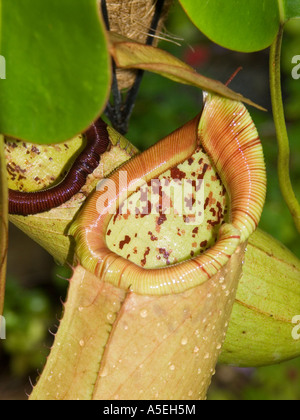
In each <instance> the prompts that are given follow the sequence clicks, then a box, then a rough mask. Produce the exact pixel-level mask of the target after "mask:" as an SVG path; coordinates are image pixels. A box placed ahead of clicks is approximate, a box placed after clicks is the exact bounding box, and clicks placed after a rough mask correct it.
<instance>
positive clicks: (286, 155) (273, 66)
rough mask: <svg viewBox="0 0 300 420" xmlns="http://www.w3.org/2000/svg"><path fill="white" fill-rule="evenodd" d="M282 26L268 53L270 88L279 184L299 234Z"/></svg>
mask: <svg viewBox="0 0 300 420" xmlns="http://www.w3.org/2000/svg"><path fill="white" fill-rule="evenodd" d="M283 30H284V25H282V26H281V27H280V30H279V32H278V34H277V37H276V39H275V41H274V43H273V44H272V46H271V51H270V86H271V98H272V106H273V115H274V122H275V127H276V132H277V140H278V147H279V153H278V175H279V184H280V189H281V192H282V195H283V197H284V199H285V202H286V204H287V206H288V208H289V210H290V212H291V214H292V216H293V219H294V222H295V225H296V227H297V229H298V232H299V233H300V205H299V203H298V200H297V198H296V196H295V193H294V190H293V186H292V182H291V178H290V146H289V138H288V132H287V127H286V122H285V115H284V106H283V101H282V87H281V63H280V60H281V49H282V39H283Z"/></svg>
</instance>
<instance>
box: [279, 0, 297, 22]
mask: <svg viewBox="0 0 300 420" xmlns="http://www.w3.org/2000/svg"><path fill="white" fill-rule="evenodd" d="M280 1H282V2H283V8H282V10H283V13H284V17H285V19H286V20H288V19H294V18H300V0H280Z"/></svg>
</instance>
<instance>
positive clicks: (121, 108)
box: [101, 0, 165, 135]
mask: <svg viewBox="0 0 300 420" xmlns="http://www.w3.org/2000/svg"><path fill="white" fill-rule="evenodd" d="M164 6H165V0H157V1H156V4H155V12H154V15H153V19H152V22H151V26H150V28H149V35H148V37H147V40H146V45H152V43H153V40H154V35H155V33H156V30H157V27H158V25H159V20H160V18H161V15H162V13H163V9H164ZM101 11H102V14H103V18H104V21H105V24H106V29H107V30H108V31H109V30H110V24H109V14H108V10H107V5H106V0H101ZM143 76H144V71H143V70H138V71H137V72H136V78H135V82H134V84H133V86H132V87H131V89H130V90H129V91H128V92H127V94H126V97H125V98H124V101H123V98H122V94H121V92H120V90H119V86H118V80H117V74H116V65H115V63H114V62H113V83H112V97H113V104H111V103H108V104H107V107H106V110H105V114H106V116H107V117H108V119H109V120H110V121H111V123H112V125H113V127H114V128H115V129H116V130H117V131H118V132H119V133H121V134H123V135H125V134H126V133H127V132H128V127H129V120H130V117H131V115H132V112H133V109H134V106H135V102H136V99H137V95H138V92H139V89H140V86H141V83H142V80H143Z"/></svg>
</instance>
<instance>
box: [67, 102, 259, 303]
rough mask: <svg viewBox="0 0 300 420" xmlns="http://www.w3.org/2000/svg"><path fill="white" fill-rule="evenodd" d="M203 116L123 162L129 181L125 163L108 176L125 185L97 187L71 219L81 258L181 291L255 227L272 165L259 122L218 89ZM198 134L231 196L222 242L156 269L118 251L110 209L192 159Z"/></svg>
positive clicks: (123, 279) (161, 290) (214, 268)
mask: <svg viewBox="0 0 300 420" xmlns="http://www.w3.org/2000/svg"><path fill="white" fill-rule="evenodd" d="M199 118H200V117H199V116H198V117H196V118H195V119H193V120H192V121H191V122H189V123H188V124H186V125H185V126H184V127H182V128H181V129H179V130H177V131H175V132H174V133H172V134H171V135H170V136H168V137H166V138H165V139H164V140H162V141H161V142H159V143H157V144H156V145H155V146H153V147H152V148H150V149H148V150H147V151H145V152H144V153H142V154H140V155H139V156H137V157H135V158H133V159H132V160H131V161H129V162H128V163H127V164H125V165H124V166H122V167H121V170H123V171H126V172H127V185H126V188H122V186H120V184H119V177H118V174H119V171H116V172H115V173H113V174H112V175H111V177H110V178H109V180H110V181H112V182H114V183H115V185H116V186H117V189H116V191H118V193H117V194H116V195H115V196H114V197H112V199H111V200H107V204H105V205H103V203H104V200H103V194H104V192H103V191H97V192H95V193H94V194H93V195H92V197H91V198H90V199H89V200H88V203H87V204H86V206H85V207H84V209H83V211H82V213H81V214H80V216H79V218H78V219H77V221H76V222H75V223H74V224H73V225H72V227H71V230H70V234H71V235H73V236H74V237H75V239H76V244H77V248H76V253H77V256H78V258H79V262H80V264H81V265H82V266H83V267H84V268H86V269H87V270H89V271H91V272H93V273H94V274H95V275H96V276H98V277H99V278H101V280H102V281H107V282H110V283H112V284H113V285H115V286H116V287H119V288H123V289H125V290H130V291H133V292H135V293H138V294H145V295H164V294H172V293H182V292H184V291H186V290H188V289H191V288H193V287H196V286H198V285H200V284H202V283H204V282H205V281H207V280H209V279H210V278H211V277H213V276H214V275H215V274H217V272H218V271H219V270H220V269H221V268H222V267H224V266H225V265H226V264H227V262H228V261H229V260H230V258H231V256H232V255H233V254H234V252H236V250H237V248H238V246H239V245H240V243H241V242H244V241H245V240H246V239H247V238H248V237H249V235H250V234H251V233H252V232H253V231H254V230H255V228H256V226H257V223H258V221H259V217H260V214H261V211H262V206H263V201H264V200H262V197H263V195H264V191H265V170H264V159H263V153H262V149H261V146H260V142H259V138H258V133H257V131H256V128H255V126H254V123H253V122H252V119H251V117H250V115H249V113H248V112H247V110H246V108H245V107H244V105H243V104H241V103H239V102H233V101H231V100H227V99H223V98H220V97H218V96H211V95H207V96H206V98H205V104H204V109H203V113H202V115H201V119H200V122H199ZM199 142H200V143H202V146H203V147H204V149H205V150H206V152H207V153H208V154H209V155H210V157H211V159H212V163H213V164H215V167H216V169H217V170H218V171H219V175H220V177H221V179H222V181H223V183H224V184H225V186H226V188H227V189H228V192H229V196H230V201H231V203H230V204H231V206H230V207H231V209H230V210H231V216H230V217H231V221H230V222H231V223H230V224H226V225H223V226H222V227H221V229H220V231H219V238H218V241H217V242H216V244H215V245H214V246H213V247H212V248H210V249H209V250H207V251H206V252H205V253H204V254H202V255H201V256H198V257H196V258H193V259H191V260H188V261H185V262H182V263H180V264H177V265H173V266H171V267H166V268H159V269H152V270H151V269H144V268H142V267H140V266H137V265H136V264H134V263H132V262H130V261H128V260H125V259H124V258H122V257H120V256H119V255H117V254H115V253H114V252H112V251H111V250H110V249H109V248H108V247H107V244H106V230H107V227H108V225H109V222H110V220H111V218H112V217H113V216H114V214H115V211H114V212H112V211H111V210H112V209H118V208H119V206H120V205H121V204H122V202H123V201H125V200H126V199H127V198H129V197H130V195H131V194H133V192H135V191H136V190H137V189H138V188H139V187H140V186H141V183H143V182H148V181H149V180H151V179H153V178H155V177H157V176H159V175H161V174H163V173H164V172H166V171H167V170H168V169H170V168H172V167H174V166H177V165H178V164H180V163H181V162H183V161H184V160H186V159H188V158H189V157H190V156H191V155H192V154H193V153H194V152H195V150H196V148H197V146H198V145H199ZM245 168H246V169H245ZM257 193H259V197H260V198H259V199H257V198H256V194H257ZM242 206H245V207H242Z"/></svg>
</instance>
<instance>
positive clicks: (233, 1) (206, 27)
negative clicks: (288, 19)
mask: <svg viewBox="0 0 300 420" xmlns="http://www.w3.org/2000/svg"><path fill="white" fill-rule="evenodd" d="M180 2H181V4H182V6H183V8H184V9H185V11H186V13H187V14H188V16H189V17H190V18H191V20H192V21H193V22H194V24H195V25H196V26H197V27H198V28H199V29H200V30H201V31H202V32H203V33H204V34H205V35H207V36H208V37H209V38H210V39H212V40H213V41H214V42H216V43H217V44H219V45H222V46H223V47H226V48H230V49H232V50H237V51H243V52H251V51H258V50H262V49H264V48H266V47H268V46H269V45H271V43H272V42H273V40H274V38H275V36H276V33H277V31H278V28H279V24H280V13H279V8H278V3H277V0H226V1H224V0H205V1H203V0H180Z"/></svg>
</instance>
